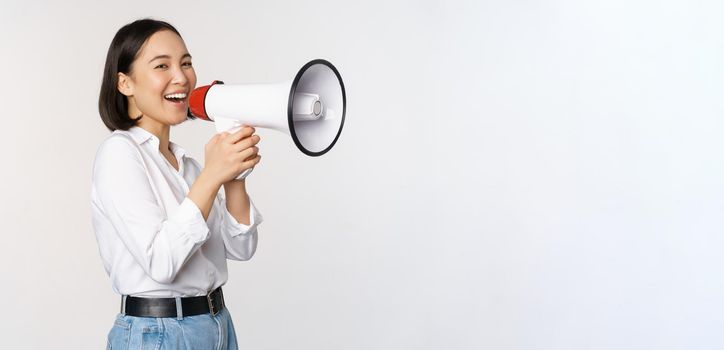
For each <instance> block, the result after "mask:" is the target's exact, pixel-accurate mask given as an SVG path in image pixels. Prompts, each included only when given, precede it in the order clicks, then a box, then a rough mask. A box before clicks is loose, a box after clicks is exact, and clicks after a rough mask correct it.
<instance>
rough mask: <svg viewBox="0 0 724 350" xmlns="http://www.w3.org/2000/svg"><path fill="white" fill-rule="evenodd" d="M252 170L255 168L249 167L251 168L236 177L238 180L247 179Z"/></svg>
mask: <svg viewBox="0 0 724 350" xmlns="http://www.w3.org/2000/svg"><path fill="white" fill-rule="evenodd" d="M252 170H254V168H249V169H246V170H244V171H242V172H241V174H239V176H237V177H236V179H237V180H243V179H245V178H246V177H247V176H249V174H250V173H251V171H252Z"/></svg>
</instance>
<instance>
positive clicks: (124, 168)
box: [91, 126, 263, 297]
mask: <svg viewBox="0 0 724 350" xmlns="http://www.w3.org/2000/svg"><path fill="white" fill-rule="evenodd" d="M169 147H170V149H171V152H173V154H174V156H175V157H176V160H177V161H178V165H179V170H178V171H176V169H175V168H174V167H173V166H172V165H171V164H170V163H169V162H168V160H167V159H166V158H165V157H164V156H163V155H162V154H161V152H160V151H159V140H158V138H157V137H156V136H155V135H153V134H151V133H150V132H148V131H146V130H145V129H143V128H141V127H138V126H134V127H131V128H130V129H129V130H128V131H123V130H116V131H114V132H113V133H112V134H111V135H110V136H109V137H108V138H106V139H105V140H104V141H103V143H102V144H101V145H100V147H99V148H98V152H97V153H96V158H95V163H94V165H93V180H92V188H91V210H92V221H93V229H94V230H95V235H96V239H97V241H98V248H99V250H100V255H101V258H102V260H103V266H104V267H105V270H106V272H107V273H108V275H109V276H110V279H111V283H112V286H113V291H114V292H116V293H118V294H121V295H133V296H141V297H176V296H182V297H183V296H198V295H204V294H206V293H208V292H209V291H211V290H213V289H215V288H216V287H219V286H221V285H223V284H224V283H226V281H227V277H228V273H227V267H226V259H227V258H228V259H232V260H249V259H251V257H252V256H253V255H254V252H255V250H256V245H257V225H259V224H260V223H261V222H262V220H263V218H262V216H261V214H259V212H258V211H257V209H256V207H255V206H254V204H253V203H252V204H251V208H250V224H249V225H243V224H240V223H239V222H238V221H236V219H235V218H234V217H233V216H232V215H231V214H230V213H229V211H228V210H227V209H226V199H225V196H224V195H223V194H222V192H223V191H219V193H217V195H216V199H215V200H214V203H213V206H212V208H211V212H210V213H209V217H208V220H206V221H204V217H203V215H202V214H201V210H200V209H199V208H198V206H196V204H195V203H194V202H193V201H191V200H190V199H189V198H188V197H187V194H188V192H189V187H190V186H191V185H192V184H193V183H194V181H195V180H196V177H197V176H198V175H199V174H200V173H201V166H200V165H199V163H198V162H196V160H194V159H193V158H191V157H190V156H187V155H186V151H184V149H182V148H181V147H179V146H178V145H177V144H175V143H173V142H169Z"/></svg>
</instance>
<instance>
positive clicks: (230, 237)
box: [217, 194, 264, 261]
mask: <svg viewBox="0 0 724 350" xmlns="http://www.w3.org/2000/svg"><path fill="white" fill-rule="evenodd" d="M217 198H218V201H217V203H218V205H219V209H220V210H221V212H222V217H223V218H222V220H221V228H220V230H221V237H222V238H223V240H224V248H225V249H226V258H227V259H231V260H240V261H245V260H249V259H251V257H252V256H254V252H256V245H257V240H258V237H257V236H258V232H257V226H259V224H261V222H262V221H263V220H264V218H263V217H262V215H261V213H259V210H257V209H256V206H254V202H252V201H251V198H249V204H250V208H249V216H250V221H249V225H244V224H242V223H239V222H238V221H237V220H236V218H234V216H233V215H231V213H230V212H229V210H228V209H227V208H226V198H225V197H224V196H223V195H221V194H220V195H219V196H218V197H217Z"/></svg>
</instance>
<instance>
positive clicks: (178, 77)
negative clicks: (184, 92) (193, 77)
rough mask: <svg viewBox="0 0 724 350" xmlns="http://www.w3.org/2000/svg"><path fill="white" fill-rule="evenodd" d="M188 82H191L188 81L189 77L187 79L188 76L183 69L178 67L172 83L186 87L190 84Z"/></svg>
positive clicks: (174, 72) (174, 71)
mask: <svg viewBox="0 0 724 350" xmlns="http://www.w3.org/2000/svg"><path fill="white" fill-rule="evenodd" d="M188 82H189V79H188V77H186V74H185V73H184V71H183V69H182V68H181V67H178V66H177V67H176V68H175V69H174V70H173V79H172V81H171V83H173V84H178V85H181V86H184V85H186V84H188Z"/></svg>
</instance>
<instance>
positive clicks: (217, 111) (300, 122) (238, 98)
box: [189, 59, 347, 178]
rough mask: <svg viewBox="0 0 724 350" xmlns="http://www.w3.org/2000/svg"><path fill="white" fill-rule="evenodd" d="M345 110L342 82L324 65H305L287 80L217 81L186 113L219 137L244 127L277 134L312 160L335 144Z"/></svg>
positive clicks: (200, 91)
mask: <svg viewBox="0 0 724 350" xmlns="http://www.w3.org/2000/svg"><path fill="white" fill-rule="evenodd" d="M346 107H347V97H346V93H345V90H344V83H343V82H342V77H341V76H340V75H339V72H338V71H337V68H335V67H334V65H332V63H330V62H328V61H326V60H323V59H316V60H312V61H310V62H308V63H307V64H305V65H304V66H303V67H302V68H301V69H300V70H299V71H298V72H297V74H296V76H294V78H293V79H291V80H287V81H283V82H279V83H263V84H237V85H232V84H224V83H223V82H222V81H218V80H217V81H214V82H213V83H212V84H211V85H206V86H202V87H199V88H196V89H194V91H192V92H191V95H190V96H189V113H190V114H191V115H193V116H194V117H197V118H199V119H204V120H209V121H213V122H214V124H215V126H216V131H217V132H224V131H227V132H230V133H233V132H235V131H236V130H238V129H239V128H241V127H242V126H244V125H248V126H253V127H260V128H268V129H273V130H277V131H281V132H284V133H287V134H289V135H290V136H291V137H292V140H294V144H295V145H296V146H297V148H298V149H299V150H300V151H302V152H303V153H304V154H306V155H308V156H312V157H317V156H321V155H323V154H325V153H327V152H329V150H330V149H332V147H333V146H334V144H335V143H336V142H337V139H339V135H340V134H341V133H342V126H343V125H344V117H345V112H346ZM250 170H251V169H250ZM242 175H244V176H246V174H242ZM241 177H243V176H240V177H239V178H241Z"/></svg>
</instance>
